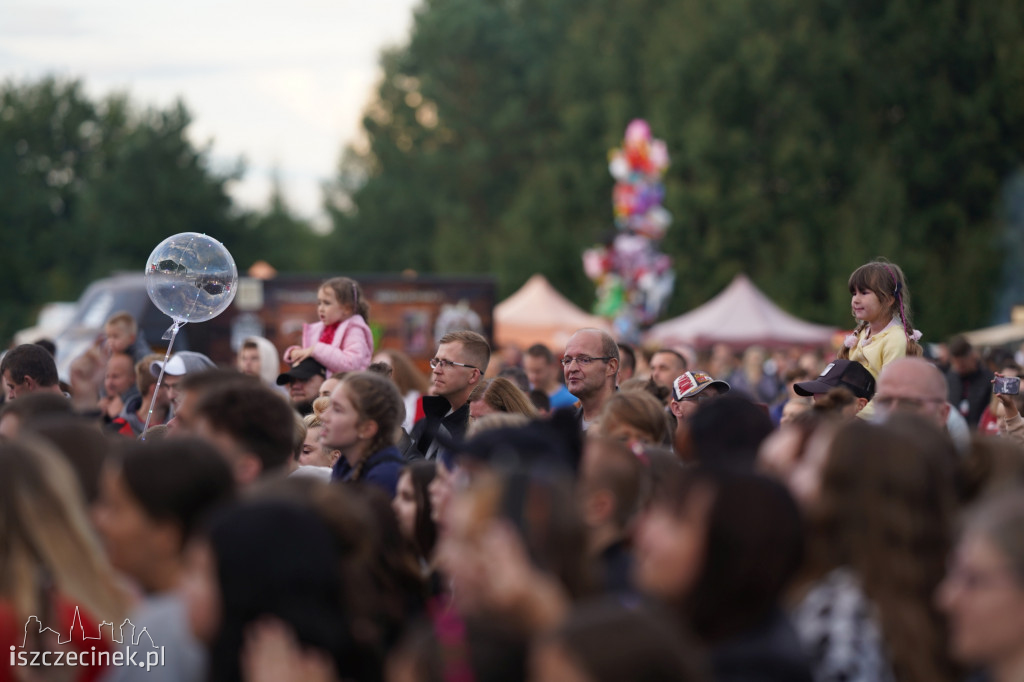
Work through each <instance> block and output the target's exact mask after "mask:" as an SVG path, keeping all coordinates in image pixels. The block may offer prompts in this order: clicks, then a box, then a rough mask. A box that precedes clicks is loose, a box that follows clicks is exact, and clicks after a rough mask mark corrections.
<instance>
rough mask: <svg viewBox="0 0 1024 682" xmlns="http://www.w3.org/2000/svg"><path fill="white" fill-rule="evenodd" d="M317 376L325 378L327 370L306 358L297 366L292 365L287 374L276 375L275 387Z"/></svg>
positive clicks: (311, 359)
mask: <svg viewBox="0 0 1024 682" xmlns="http://www.w3.org/2000/svg"><path fill="white" fill-rule="evenodd" d="M317 374H319V375H320V376H322V377H326V376H327V368H326V367H324V366H323V365H321V364H320V363H319V362H317V361H316V360H314V359H313V358H306V359H305V360H303V361H302V362H300V363H299V364H297V365H293V366H292V368H291V369H289V370H288V371H287V372H284V373H282V374H278V375H277V385H278V386H284V385H285V384H290V383H292V382H293V381H307V380H309V379H312V378H313V377H315V376H316V375H317Z"/></svg>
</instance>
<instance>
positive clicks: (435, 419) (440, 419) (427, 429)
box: [405, 395, 469, 459]
mask: <svg viewBox="0 0 1024 682" xmlns="http://www.w3.org/2000/svg"><path fill="white" fill-rule="evenodd" d="M450 409H452V405H451V403H449V402H448V399H447V398H444V397H442V396H436V395H425V396H423V412H424V414H426V416H425V417H423V419H420V420H419V421H418V422H416V423H415V424H414V425H413V427H412V433H410V434H409V437H410V440H411V443H410V445H409V448H408V449H407V450H406V451H405V457H406V459H418V458H420V457H422V458H424V459H436V458H437V456H438V454H439V453H440V452H441V449H442V445H441V443H440V442H438V438H437V436H438V434H440V435H441V437H442V438H443V439H447V440H448V441H458V440H462V439H463V438H464V437H465V435H466V429H467V428H468V427H469V403H468V402H467V403H466V404H465V405H463V406H462V407H460V408H459V409H457V410H455V411H454V412H452V413H451V414H448V410H450Z"/></svg>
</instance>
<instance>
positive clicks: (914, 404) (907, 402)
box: [875, 395, 946, 410]
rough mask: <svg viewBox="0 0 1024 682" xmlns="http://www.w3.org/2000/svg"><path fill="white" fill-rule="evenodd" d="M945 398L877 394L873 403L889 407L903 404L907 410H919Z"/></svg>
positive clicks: (942, 401) (941, 401)
mask: <svg viewBox="0 0 1024 682" xmlns="http://www.w3.org/2000/svg"><path fill="white" fill-rule="evenodd" d="M944 402H946V399H945V398H906V397H902V396H895V395H878V396H875V404H876V405H878V406H879V407H882V408H885V409H889V408H892V407H899V406H901V405H902V406H903V407H906V408H907V409H909V410H920V409H921V408H922V407H924V406H925V405H927V404H928V403H944Z"/></svg>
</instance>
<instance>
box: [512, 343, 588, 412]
mask: <svg viewBox="0 0 1024 682" xmlns="http://www.w3.org/2000/svg"><path fill="white" fill-rule="evenodd" d="M523 369H524V370H525V371H526V378H527V379H528V380H529V382H530V386H531V387H532V388H534V389H537V390H541V391H544V392H545V393H547V394H548V399H549V400H550V401H551V409H552V410H557V409H558V408H560V407H571V406H573V405H575V404H576V396H574V395H573V394H572V393H569V389H567V388H566V387H565V384H563V383H562V382H561V381H559V379H560V377H561V376H562V368H561V366H560V365H559V363H558V362H557V361H556V360H555V356H554V354H552V352H551V349H550V348H548V347H547V346H545V345H544V344H543V343H535V344H533V345H532V346H530V347H529V348H527V349H526V354H525V355H524V356H523Z"/></svg>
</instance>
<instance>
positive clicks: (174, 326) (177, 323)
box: [139, 320, 185, 440]
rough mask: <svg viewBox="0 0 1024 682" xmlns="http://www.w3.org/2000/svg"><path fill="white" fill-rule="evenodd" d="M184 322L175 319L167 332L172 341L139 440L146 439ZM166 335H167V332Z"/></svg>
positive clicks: (161, 367) (162, 364) (162, 363)
mask: <svg viewBox="0 0 1024 682" xmlns="http://www.w3.org/2000/svg"><path fill="white" fill-rule="evenodd" d="M184 324H185V322H184V321H183V320H175V321H174V324H172V325H171V327H170V329H168V330H167V333H168V334H170V342H169V343H168V344H167V352H166V353H164V361H163V362H161V363H160V374H159V376H157V378H156V388H155V389H154V390H153V397H152V398H150V399H149V413H148V414H147V415H146V425H145V426H143V427H142V435H141V436H139V440H146V431H148V430H149V422H150V421H151V420H152V419H153V406H154V404H155V403H156V396H157V393H159V392H160V385H161V384H162V383H163V381H164V370H165V369H167V361H168V360H169V359H170V357H171V347H172V346H173V345H174V339H175V338H176V337H177V336H178V330H179V329H180V328H181V327H182V325H184ZM164 336H165V337H166V336H167V334H165V335H164Z"/></svg>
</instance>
